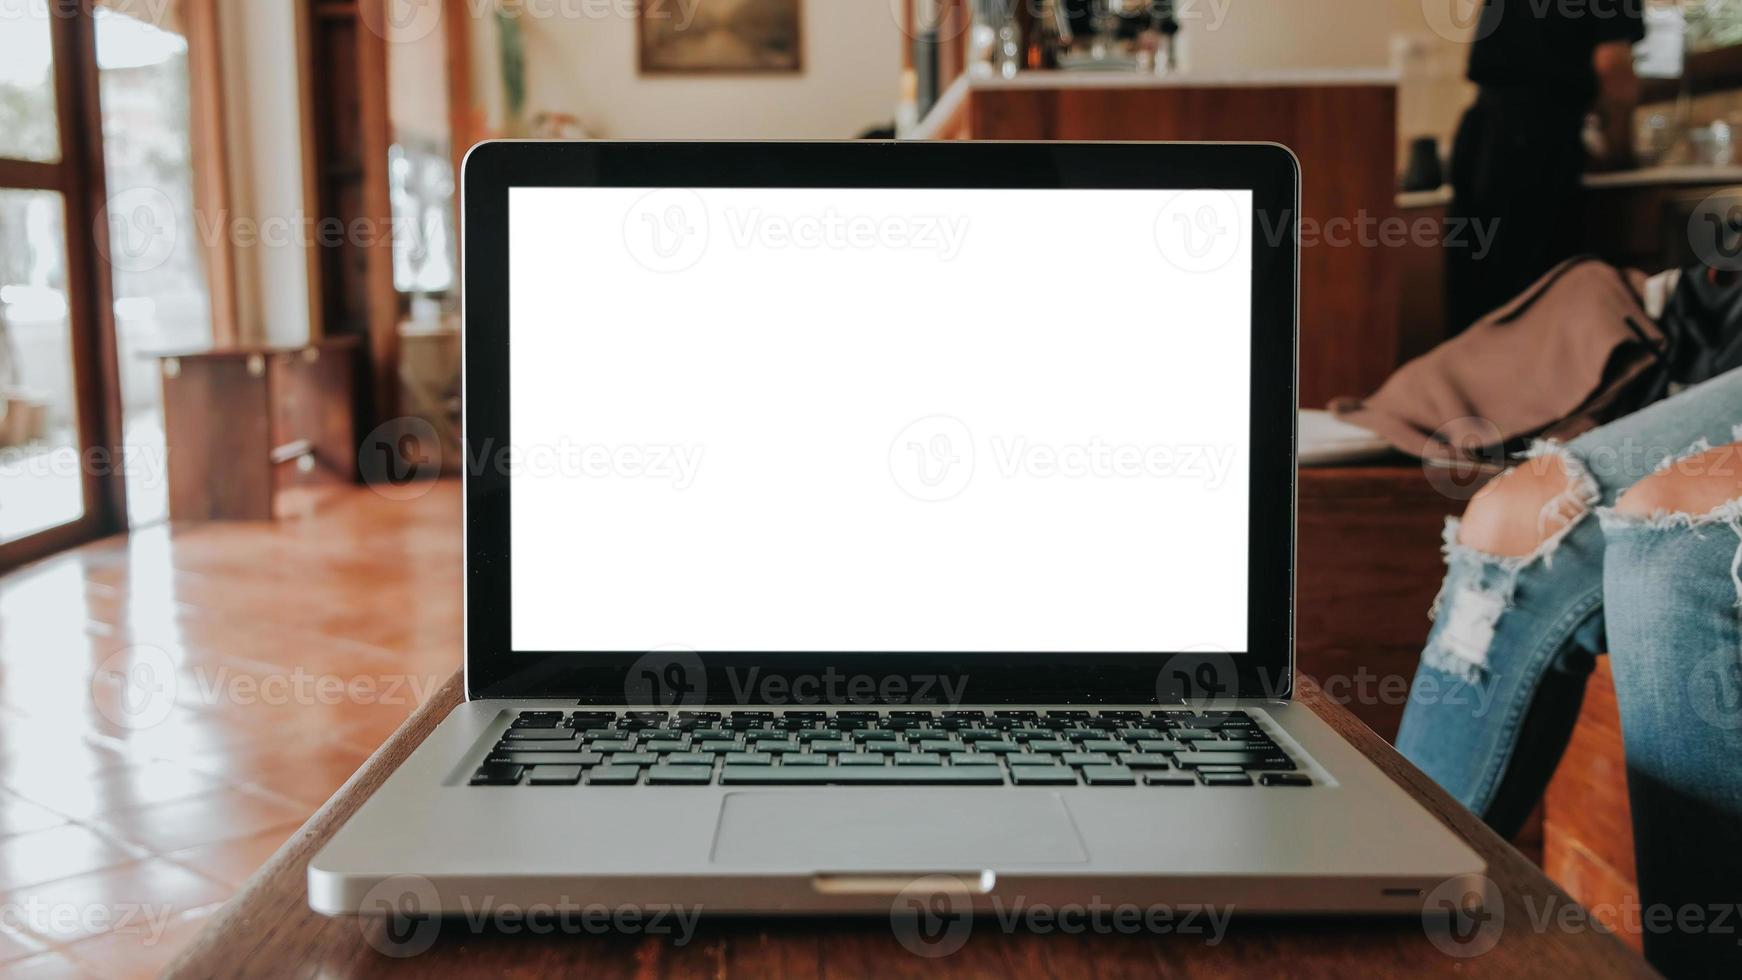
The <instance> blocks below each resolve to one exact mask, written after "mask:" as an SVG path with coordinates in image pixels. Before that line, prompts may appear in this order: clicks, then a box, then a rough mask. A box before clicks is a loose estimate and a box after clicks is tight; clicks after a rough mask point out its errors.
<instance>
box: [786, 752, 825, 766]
mask: <svg viewBox="0 0 1742 980" xmlns="http://www.w3.org/2000/svg"><path fill="white" fill-rule="evenodd" d="M780 764H781V765H783V766H826V765H828V764H829V757H828V756H826V755H807V754H804V753H799V752H788V753H787V754H786V755H783V756H781V757H780Z"/></svg>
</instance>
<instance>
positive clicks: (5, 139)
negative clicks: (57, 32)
mask: <svg viewBox="0 0 1742 980" xmlns="http://www.w3.org/2000/svg"><path fill="white" fill-rule="evenodd" d="M0 157H11V158H13V159H15V160H38V161H42V162H45V163H54V162H56V161H58V160H60V125H59V123H57V122H56V121H55V108H54V46H53V44H52V42H51V40H50V36H49V13H48V5H47V4H46V3H43V2H42V0H0Z"/></svg>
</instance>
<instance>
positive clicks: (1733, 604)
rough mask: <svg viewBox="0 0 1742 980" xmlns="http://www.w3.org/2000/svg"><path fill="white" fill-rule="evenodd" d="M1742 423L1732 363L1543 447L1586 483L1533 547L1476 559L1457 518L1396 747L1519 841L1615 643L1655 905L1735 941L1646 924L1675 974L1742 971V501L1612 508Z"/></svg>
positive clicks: (1638, 826)
mask: <svg viewBox="0 0 1742 980" xmlns="http://www.w3.org/2000/svg"><path fill="white" fill-rule="evenodd" d="M1738 423H1742V371H1732V372H1730V373H1728V374H1725V375H1723V376H1721V377H1719V378H1716V379H1713V380H1711V381H1708V382H1706V383H1705V384H1703V385H1700V386H1698V387H1695V388H1691V389H1689V390H1687V391H1685V392H1682V393H1681V394H1679V395H1677V396H1675V397H1673V398H1670V399H1668V400H1665V401H1663V402H1659V403H1657V404H1656V405H1653V406H1651V407H1649V408H1647V409H1645V410H1643V411H1641V412H1638V413H1636V414H1634V415H1632V416H1629V417H1627V418H1625V419H1622V420H1620V421H1618V422H1615V423H1613V424H1611V425H1608V426H1604V427H1603V428H1600V429H1597V430H1595V431H1593V432H1590V433H1587V434H1586V435H1584V436H1582V437H1580V438H1578V439H1576V440H1574V441H1573V442H1571V443H1569V444H1567V445H1565V446H1556V445H1545V446H1542V447H1539V448H1538V449H1537V450H1535V451H1534V452H1533V454H1532V455H1534V456H1538V457H1547V456H1553V457H1558V458H1559V459H1560V461H1561V462H1562V463H1563V464H1564V465H1565V469H1566V473H1567V475H1568V477H1569V482H1570V488H1569V490H1568V491H1567V494H1566V495H1565V497H1564V498H1563V499H1560V500H1556V501H1551V502H1550V504H1549V506H1546V507H1544V521H1545V522H1547V525H1546V527H1545V529H1547V527H1552V528H1556V529H1557V530H1555V533H1553V534H1552V535H1550V536H1549V537H1548V538H1547V540H1546V541H1545V543H1543V544H1542V545H1541V546H1540V547H1539V548H1538V549H1537V550H1536V552H1535V553H1533V554H1530V555H1527V556H1525V557H1521V558H1501V557H1496V556H1493V555H1487V554H1483V553H1481V552H1478V551H1475V550H1474V549H1471V548H1469V547H1467V546H1465V545H1463V544H1461V543H1459V537H1458V532H1459V525H1458V522H1457V521H1456V520H1455V519H1454V520H1452V521H1448V523H1447V527H1446V537H1445V541H1446V546H1445V550H1446V564H1447V572H1446V578H1445V585H1444V587H1443V588H1442V590H1441V593H1440V597H1439V599H1438V600H1437V601H1436V602H1435V609H1434V612H1435V621H1434V626H1433V629H1432V631H1431V632H1430V633H1429V634H1428V640H1427V645H1426V648H1425V649H1424V651H1423V653H1422V659H1421V666H1420V668H1419V669H1418V670H1417V673H1416V677H1415V683H1414V685H1413V687H1412V688H1411V691H1410V699H1409V704H1408V706H1407V709H1406V711H1405V714H1404V719H1403V727H1402V729H1401V731H1400V732H1399V734H1398V738H1397V747H1398V749H1399V750H1400V751H1402V752H1403V754H1404V755H1405V756H1407V757H1408V758H1409V759H1410V760H1411V761H1413V762H1414V763H1415V764H1416V765H1417V766H1418V767H1420V768H1421V769H1422V770H1423V771H1424V772H1426V773H1427V774H1428V775H1429V776H1432V777H1433V778H1434V780H1435V781H1436V782H1438V783H1439V784H1440V785H1441V786H1444V787H1445V788H1446V789H1447V790H1448V791H1450V792H1451V794H1452V795H1453V796H1455V797H1456V798H1457V799H1458V800H1459V801H1461V802H1462V803H1463V804H1464V805H1465V806H1467V807H1469V808H1470V809H1471V810H1472V811H1474V812H1475V813H1477V814H1478V815H1480V816H1481V817H1482V818H1483V819H1484V820H1486V821H1487V822H1488V823H1489V824H1490V825H1491V826H1493V827H1494V828H1495V829H1496V830H1497V831H1498V832H1499V833H1501V834H1502V835H1504V836H1507V837H1511V836H1512V835H1513V834H1515V833H1516V832H1517V830H1518V828H1519V827H1520V825H1522V823H1523V821H1524V820H1525V818H1526V817H1527V816H1528V815H1529V813H1530V811H1531V810H1532V808H1534V807H1535V805H1536V803H1537V801H1538V800H1539V799H1540V798H1541V796H1542V793H1543V790H1544V789H1545V787H1546V786H1547V783H1548V780H1549V778H1550V776H1552V775H1553V773H1554V769H1555V767H1556V765H1557V764H1558V763H1559V761H1560V757H1561V754H1562V752H1563V751H1564V750H1565V748H1566V744H1567V740H1568V738H1569V736H1570V734H1571V731H1572V726H1573V723H1574V721H1575V720H1576V719H1577V716H1578V710H1579V703H1580V701H1581V699H1582V698H1583V696H1584V687H1585V679H1586V677H1587V676H1588V674H1589V673H1590V670H1591V668H1592V665H1593V664H1594V659H1593V658H1594V657H1595V656H1596V655H1598V654H1600V653H1603V652H1607V653H1608V654H1609V656H1610V657H1611V660H1612V664H1611V666H1612V668H1613V671H1614V676H1615V686H1616V694H1617V698H1618V700H1619V702H1620V709H1621V723H1622V730H1623V733H1624V738H1625V741H1626V755H1627V782H1628V792H1629V796H1630V799H1631V801H1632V808H1633V825H1634V836H1635V843H1634V847H1635V852H1636V857H1637V860H1638V868H1639V885H1640V891H1641V892H1642V894H1641V896H1639V897H1640V899H1641V900H1642V901H1643V902H1644V903H1646V905H1647V906H1648V907H1657V906H1668V907H1669V908H1671V909H1674V910H1679V909H1683V908H1685V907H1688V906H1700V907H1703V908H1705V909H1706V910H1707V911H1706V915H1707V919H1706V921H1707V922H1710V921H1711V916H1712V915H1713V913H1712V911H1711V907H1712V906H1715V905H1726V906H1728V907H1729V913H1730V916H1729V919H1728V921H1729V926H1728V929H1729V934H1727V935H1717V934H1715V932H1714V930H1705V931H1704V932H1703V933H1702V932H1699V931H1697V930H1694V931H1690V930H1687V929H1678V928H1675V927H1673V926H1672V927H1671V928H1669V929H1667V930H1662V931H1654V930H1653V929H1651V928H1650V927H1649V922H1648V924H1647V927H1646V928H1645V935H1644V939H1645V947H1646V953H1647V955H1648V956H1649V957H1650V958H1651V960H1652V962H1653V964H1654V965H1655V966H1657V968H1658V969H1660V970H1663V971H1664V972H1666V973H1669V974H1670V975H1672V976H1674V975H1677V974H1680V973H1684V972H1704V971H1708V970H1710V969H1711V968H1712V966H1713V965H1714V964H1717V963H1723V964H1739V965H1742V945H1739V944H1742V923H1738V922H1736V920H1735V914H1736V913H1737V912H1738V911H1742V910H1739V909H1738V907H1737V903H1742V846H1739V845H1742V501H1734V500H1733V501H1731V502H1730V503H1729V504H1726V505H1724V506H1721V507H1719V508H1718V509H1716V510H1714V511H1712V512H1711V513H1709V514H1704V515H1698V516H1688V515H1678V514H1658V515H1656V516H1654V517H1652V518H1647V519H1640V518H1634V517H1629V516H1626V515H1623V514H1620V513H1617V512H1616V511H1615V510H1614V509H1613V508H1614V505H1615V503H1616V501H1617V500H1618V499H1619V498H1620V496H1621V494H1622V493H1624V492H1625V491H1626V490H1627V489H1628V488H1630V487H1632V486H1633V485H1634V484H1635V483H1638V482H1639V481H1640V480H1642V479H1644V478H1646V477H1647V476H1650V475H1652V474H1653V473H1656V472H1658V471H1660V470H1663V469H1666V468H1668V467H1670V466H1672V465H1675V464H1676V463H1678V462H1680V461H1682V460H1686V459H1690V458H1692V457H1694V456H1697V455H1698V454H1700V453H1702V452H1704V451H1705V450H1708V449H1711V448H1712V447H1715V446H1723V445H1726V444H1728V443H1731V442H1735V441H1737V440H1738V438H1742V426H1739V425H1738ZM1521 465H1525V466H1528V465H1530V461H1529V460H1526V461H1525V462H1524V463H1523V464H1521ZM1551 511H1552V513H1551ZM1658 914H1660V915H1661V914H1663V913H1658ZM1690 932H1693V933H1697V934H1690ZM1730 975H1737V974H1736V973H1735V972H1731V973H1730Z"/></svg>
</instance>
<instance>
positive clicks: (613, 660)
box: [462, 141, 1300, 704]
mask: <svg viewBox="0 0 1742 980" xmlns="http://www.w3.org/2000/svg"><path fill="white" fill-rule="evenodd" d="M462 183H463V191H462V209H463V215H464V221H463V229H464V249H463V253H462V258H463V269H464V271H463V276H464V283H465V289H464V294H463V300H464V329H463V340H462V343H463V352H464V353H463V358H464V366H463V371H462V374H463V389H462V401H463V405H464V409H463V411H464V426H465V459H464V470H465V476H464V480H465V493H464V498H465V507H466V513H465V520H464V524H465V539H466V541H465V560H466V567H465V577H464V581H465V613H466V615H465V667H466V690H467V697H468V698H471V699H480V698H519V699H526V698H552V699H556V698H561V699H564V700H574V701H576V702H579V703H598V704H620V703H624V702H625V700H626V694H625V692H626V685H627V684H628V683H629V680H630V673H631V671H632V669H633V668H634V667H635V666H636V664H637V663H638V661H641V660H642V658H643V657H644V656H645V655H646V653H647V651H617V652H599V651H577V652H516V651H514V650H513V649H512V646H511V616H510V602H511V601H512V600H511V597H512V562H511V560H510V552H509V547H510V535H509V528H510V527H511V521H512V513H511V504H510V493H509V487H508V477H507V474H506V472H505V468H504V467H500V466H496V465H493V463H492V460H493V459H494V457H495V454H496V453H497V452H498V451H500V450H501V449H502V448H504V447H508V446H511V445H512V444H513V441H512V438H511V428H510V411H509V407H510V399H509V344H510V342H511V338H510V333H509V330H508V323H509V315H510V312H509V300H508V297H509V275H510V267H509V263H510V262H511V260H512V256H511V254H510V246H509V241H510V236H509V228H508V214H509V208H508V197H509V191H510V189H511V188H517V187H648V188H658V187H697V188H704V187H732V188H756V187H771V188H782V187H791V188H836V187H839V188H897V189H900V188H925V189H950V188H998V189H1036V190H1056V189H1073V188H1083V189H1163V190H1197V189H1221V190H1245V191H1250V192H1251V193H1252V195H1253V200H1252V215H1253V223H1252V227H1251V228H1250V229H1249V234H1250V236H1251V241H1252V269H1253V274H1252V283H1251V288H1252V296H1251V309H1252V345H1251V347H1252V351H1253V357H1252V361H1251V365H1250V370H1251V407H1252V412H1251V422H1252V429H1251V454H1252V461H1251V467H1250V470H1251V494H1250V499H1251V509H1250V517H1249V531H1250V533H1249V534H1248V542H1249V547H1248V563H1247V590H1248V603H1247V609H1248V624H1247V637H1248V647H1249V649H1248V650H1246V651H1239V652H1232V653H1231V654H1228V655H1226V656H1223V655H1221V654H1219V653H1217V652H1214V651H1210V652H1206V651H1155V652H1151V653H1136V654H1133V653H1119V654H1112V653H1102V652H1096V651H1092V650H1084V651H1073V652H1070V653H1048V654H1034V653H1007V652H999V651H978V652H959V651H958V652H943V653H907V652H901V653H896V652H875V651H862V652H829V653H802V654H795V653H789V652H782V653H755V652H738V653H715V652H709V651H699V656H698V658H697V660H698V661H699V663H700V664H701V665H702V668H701V669H704V670H705V671H706V675H707V676H706V681H705V687H702V688H701V689H703V690H706V691H707V692H710V694H711V695H712V696H711V697H710V699H709V700H710V701H717V702H721V703H732V704H752V703H763V702H761V701H760V700H759V699H758V698H757V696H756V692H754V691H753V692H750V696H748V697H745V696H744V695H745V690H744V685H742V684H741V683H736V684H735V683H733V679H734V678H735V677H741V676H743V674H742V672H743V671H745V670H747V669H749V668H756V669H757V676H758V677H759V678H760V679H761V680H762V681H763V683H761V684H758V685H756V688H757V691H764V690H775V691H778V690H783V689H785V690H790V688H789V687H782V686H781V685H769V684H767V683H766V681H767V679H768V678H776V677H778V678H783V679H785V680H786V681H788V682H790V681H793V680H797V679H799V678H805V677H809V678H814V677H816V676H819V675H821V674H823V673H825V672H827V673H829V674H830V675H831V676H852V677H855V678H860V677H864V678H871V679H873V682H872V683H868V684H866V685H864V686H863V688H862V689H863V690H871V691H879V690H904V691H909V692H911V684H908V683H906V682H908V681H910V680H911V679H912V678H915V677H921V676H924V677H945V678H955V679H957V680H958V682H959V686H951V687H950V688H949V689H950V690H956V691H960V692H961V694H962V700H963V701H964V703H975V704H1114V703H1117V704H1141V703H1153V702H1155V701H1157V700H1158V691H1159V692H1160V695H1159V700H1162V701H1166V700H1168V699H1169V698H1168V692H1169V690H1171V689H1170V688H1167V687H1166V686H1164V685H1161V684H1158V679H1159V678H1161V677H1164V676H1166V675H1167V673H1168V671H1169V665H1170V664H1173V665H1175V666H1176V667H1180V666H1181V665H1184V666H1185V667H1187V668H1189V669H1190V670H1191V671H1193V672H1201V671H1203V670H1204V669H1206V668H1205V666H1204V664H1205V662H1206V658H1209V660H1210V663H1211V668H1210V669H1211V670H1212V673H1215V674H1217V676H1218V677H1219V680H1218V688H1219V690H1218V691H1217V692H1216V694H1217V695H1218V696H1220V697H1261V698H1275V699H1286V698H1288V697H1289V696H1290V694H1291V693H1292V686H1293V677H1294V553H1295V509H1296V508H1295V452H1296V448H1295V432H1296V411H1295V409H1296V401H1295V399H1296V379H1297V372H1298V357H1299V355H1298V346H1299V345H1298V335H1299V329H1298V315H1299V299H1298V296H1299V249H1298V246H1297V241H1298V235H1297V228H1298V215H1299V189H1300V179H1299V168H1298V164H1297V162H1296V160H1295V158H1294V156H1293V154H1292V153H1290V152H1289V151H1288V150H1287V149H1285V148H1283V147H1281V146H1277V145H1274V144H1258V143H1254V144H1244V143H1242V144H1216V143H995V142H960V143H944V142H940V143H930V142H890V141H855V142H790V143H767V142H755V143H749V142H616V141H587V142H562V143H551V142H529V141H496V142H490V143H483V144H480V145H478V146H476V147H474V148H473V149H472V151H471V152H470V153H469V154H468V155H467V157H466V162H465V166H464V172H463V176H462ZM1133 301H1134V302H1136V301H1142V302H1144V303H1152V302H1154V301H1156V298H1155V297H1152V296H1142V295H1141V293H1138V292H1134V293H1133ZM1184 560H1189V557H1187V558H1186V559H1184ZM884 677H888V678H894V679H897V680H899V681H901V682H903V683H899V684H896V685H893V686H889V687H885V686H884V685H881V684H879V683H876V682H875V681H876V679H880V678H884ZM1229 685H1232V689H1231V690H1230V689H1229Z"/></svg>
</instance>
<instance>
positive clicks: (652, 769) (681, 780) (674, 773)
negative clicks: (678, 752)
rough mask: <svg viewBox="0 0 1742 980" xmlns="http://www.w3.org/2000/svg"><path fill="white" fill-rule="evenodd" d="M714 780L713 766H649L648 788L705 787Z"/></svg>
mask: <svg viewBox="0 0 1742 980" xmlns="http://www.w3.org/2000/svg"><path fill="white" fill-rule="evenodd" d="M713 778H714V767H713V766H673V765H664V766H649V767H648V769H647V785H649V786H706V785H707V784H708V781H709V780H710V779H713Z"/></svg>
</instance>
